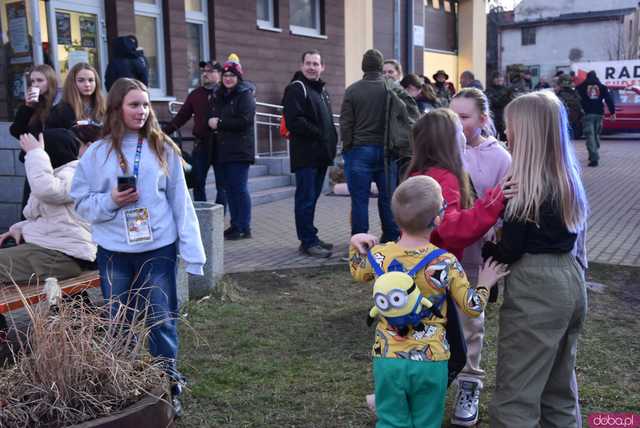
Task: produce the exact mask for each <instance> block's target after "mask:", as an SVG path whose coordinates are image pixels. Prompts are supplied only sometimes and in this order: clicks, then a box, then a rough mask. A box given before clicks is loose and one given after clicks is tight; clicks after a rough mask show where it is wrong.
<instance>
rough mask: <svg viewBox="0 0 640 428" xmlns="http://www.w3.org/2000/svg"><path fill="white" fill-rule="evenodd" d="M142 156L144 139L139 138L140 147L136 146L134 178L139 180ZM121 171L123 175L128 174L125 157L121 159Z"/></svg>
mask: <svg viewBox="0 0 640 428" xmlns="http://www.w3.org/2000/svg"><path fill="white" fill-rule="evenodd" d="M141 155H142V137H140V138H138V145H137V146H136V156H135V158H134V159H133V176H134V177H136V178H138V172H139V171H140V156H141ZM120 169H122V173H123V174H126V173H127V163H126V162H125V160H124V156H121V157H120Z"/></svg>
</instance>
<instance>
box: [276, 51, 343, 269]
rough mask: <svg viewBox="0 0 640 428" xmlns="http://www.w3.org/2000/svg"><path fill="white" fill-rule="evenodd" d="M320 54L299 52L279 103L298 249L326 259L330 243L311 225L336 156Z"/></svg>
mask: <svg viewBox="0 0 640 428" xmlns="http://www.w3.org/2000/svg"><path fill="white" fill-rule="evenodd" d="M323 71H324V64H323V63H322V56H321V55H320V52H319V51H317V50H312V51H307V52H305V53H303V54H302V64H301V67H300V71H298V72H296V74H295V75H294V76H293V79H291V83H289V85H288V86H287V88H286V89H285V92H284V98H283V100H282V104H283V106H284V111H283V114H284V118H285V123H286V125H287V129H288V130H289V147H290V156H291V172H293V173H295V175H296V195H295V219H296V232H297V234H298V239H299V240H300V248H299V250H300V252H301V253H303V254H305V255H308V256H311V257H321V258H326V257H330V256H331V250H332V248H333V245H332V244H328V243H326V242H323V241H322V240H320V238H318V229H316V227H315V226H314V225H313V220H314V216H315V210H316V203H317V202H318V198H319V197H320V193H321V192H322V185H323V183H324V177H325V175H326V173H327V168H328V167H329V165H331V164H332V163H333V159H334V158H335V156H336V146H337V143H338V135H337V133H336V129H335V127H334V126H333V113H332V111H331V103H330V101H329V94H328V93H327V91H326V89H325V82H323V81H322V80H321V79H320V75H321V74H322V72H323Z"/></svg>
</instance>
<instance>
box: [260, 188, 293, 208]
mask: <svg viewBox="0 0 640 428" xmlns="http://www.w3.org/2000/svg"><path fill="white" fill-rule="evenodd" d="M295 193H296V186H282V187H275V188H273V189H267V190H260V191H258V192H255V193H251V204H252V205H254V206H255V205H262V204H268V203H269V202H275V201H279V200H282V199H287V198H292V197H293V195H295Z"/></svg>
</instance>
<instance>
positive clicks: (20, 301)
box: [0, 271, 100, 343]
mask: <svg viewBox="0 0 640 428" xmlns="http://www.w3.org/2000/svg"><path fill="white" fill-rule="evenodd" d="M99 286H100V276H99V275H98V271H88V272H85V273H83V274H81V275H79V276H76V277H74V278H70V279H65V280H64V281H60V289H61V290H62V295H63V296H75V295H76V294H80V293H82V292H83V291H85V290H88V289H90V288H95V287H99ZM21 293H22V296H21V295H20V294H21ZM23 297H24V298H23ZM46 299H47V295H46V294H45V292H44V282H42V283H40V284H29V285H22V286H20V291H18V290H17V289H16V287H14V286H13V285H10V286H7V285H3V286H0V343H1V342H2V339H3V334H2V333H3V330H6V321H5V319H4V316H3V315H2V314H5V313H8V312H11V311H15V310H16V309H20V308H22V307H24V306H25V303H26V304H28V305H35V304H36V303H39V302H41V301H43V300H46Z"/></svg>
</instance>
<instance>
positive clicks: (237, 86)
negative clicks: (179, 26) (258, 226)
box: [209, 54, 256, 240]
mask: <svg viewBox="0 0 640 428" xmlns="http://www.w3.org/2000/svg"><path fill="white" fill-rule="evenodd" d="M255 112H256V99H255V95H254V89H253V86H252V85H251V84H249V83H247V82H245V81H243V72H242V65H241V64H240V59H239V58H238V56H237V55H236V54H231V55H229V58H228V60H227V61H226V62H225V63H224V65H223V66H222V85H221V86H220V89H218V92H217V93H216V98H215V105H214V111H213V117H212V118H211V119H209V126H210V127H211V128H212V129H214V130H215V131H217V133H218V145H217V147H216V166H215V167H216V168H220V171H221V175H222V186H223V187H224V190H225V193H226V194H227V199H228V203H229V213H230V214H231V227H229V228H228V229H227V230H225V231H224V237H225V239H229V240H238V239H247V238H251V198H250V197H249V189H248V186H247V184H248V182H249V166H250V165H251V164H252V163H254V161H255V159H254V158H255V148H254V132H253V123H254V116H255Z"/></svg>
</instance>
